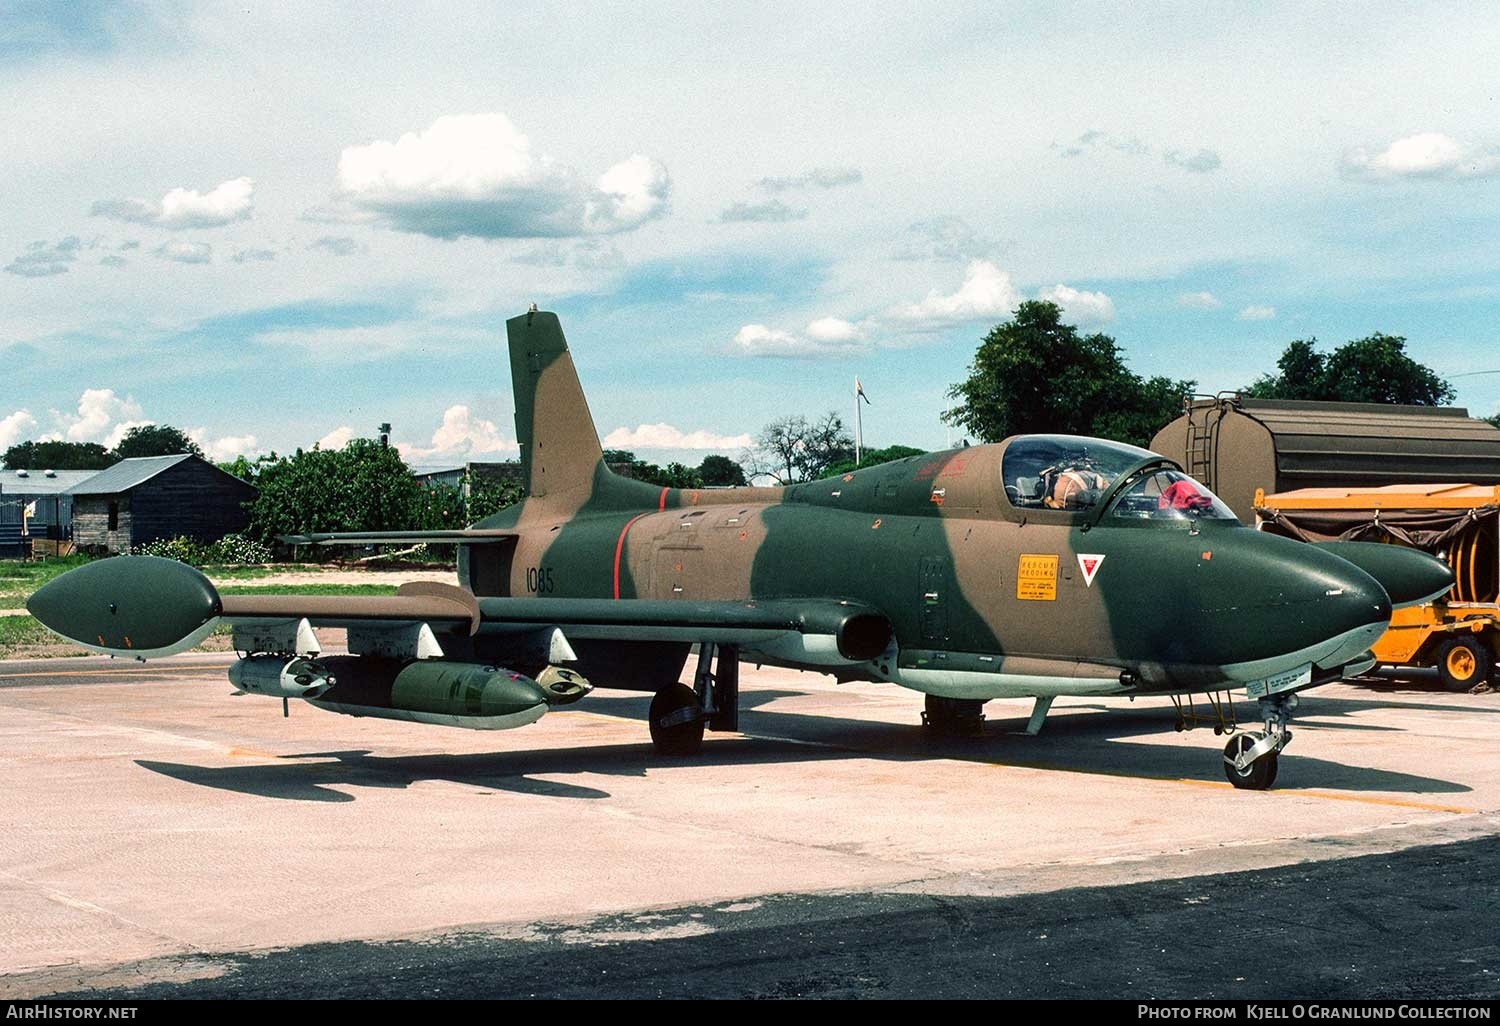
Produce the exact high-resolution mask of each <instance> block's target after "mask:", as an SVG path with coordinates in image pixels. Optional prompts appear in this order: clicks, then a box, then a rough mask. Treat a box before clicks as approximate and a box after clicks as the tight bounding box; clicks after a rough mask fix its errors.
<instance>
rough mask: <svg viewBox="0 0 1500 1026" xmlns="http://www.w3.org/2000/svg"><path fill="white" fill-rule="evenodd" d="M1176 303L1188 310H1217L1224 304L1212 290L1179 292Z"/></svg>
mask: <svg viewBox="0 0 1500 1026" xmlns="http://www.w3.org/2000/svg"><path fill="white" fill-rule="evenodd" d="M1177 305H1178V306H1184V307H1187V308H1188V309H1189V310H1217V309H1219V307H1221V306H1223V305H1224V304H1223V303H1221V302H1219V299H1218V297H1217V296H1215V295H1214V294H1213V293H1212V292H1179V293H1178V294H1177Z"/></svg>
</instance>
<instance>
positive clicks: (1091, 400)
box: [943, 300, 1196, 446]
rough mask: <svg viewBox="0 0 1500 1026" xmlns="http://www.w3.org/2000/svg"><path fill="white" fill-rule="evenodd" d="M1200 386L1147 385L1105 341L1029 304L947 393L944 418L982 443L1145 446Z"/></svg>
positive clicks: (989, 340) (984, 345) (1056, 312)
mask: <svg viewBox="0 0 1500 1026" xmlns="http://www.w3.org/2000/svg"><path fill="white" fill-rule="evenodd" d="M1195 385H1196V383H1195V382H1192V381H1175V380H1173V379H1171V378H1164V377H1154V378H1149V379H1142V378H1141V377H1140V376H1139V375H1137V374H1135V373H1134V372H1132V371H1131V370H1130V368H1128V367H1127V366H1126V365H1125V361H1124V359H1123V358H1122V357H1121V355H1120V350H1119V346H1117V345H1116V344H1115V340H1114V339H1112V338H1110V337H1109V336H1108V335H1104V334H1100V333H1097V332H1096V333H1095V334H1092V335H1080V334H1079V333H1078V329H1077V328H1075V327H1074V326H1073V325H1071V324H1064V323H1062V311H1061V309H1059V308H1058V306H1057V305H1056V304H1055V303H1047V302H1043V301H1040V300H1028V301H1027V302H1024V303H1022V304H1021V305H1020V306H1018V307H1017V308H1016V312H1015V314H1014V316H1012V318H1011V319H1010V320H1008V321H1006V322H1005V323H1003V324H999V325H996V326H995V327H994V328H993V329H992V330H991V331H990V333H989V334H988V335H986V336H985V337H984V339H983V341H981V342H980V344H979V349H978V351H977V352H976V353H975V354H974V362H973V363H972V364H971V365H970V367H969V376H968V377H967V378H965V379H964V380H963V381H960V382H958V383H957V384H955V385H953V387H951V388H950V389H949V390H948V396H949V398H951V399H956V400H958V403H957V405H956V406H954V407H953V408H952V409H950V410H948V411H947V412H946V413H944V414H943V419H944V420H946V421H947V422H948V423H950V424H958V425H961V426H962V427H964V428H967V429H968V430H969V431H971V432H972V433H973V434H974V435H976V436H977V437H978V438H979V439H980V440H982V441H986V442H994V441H999V440H1000V439H1002V438H1005V437H1006V436H1008V435H1014V434H1023V433H1031V432H1058V433H1063V434H1076V435H1097V436H1100V437H1106V438H1114V439H1116V440H1118V441H1121V442H1129V443H1131V444H1134V445H1142V446H1143V445H1146V444H1147V443H1148V442H1149V441H1150V439H1151V436H1152V434H1153V433H1155V431H1156V429H1157V428H1159V427H1161V425H1163V424H1165V423H1167V422H1168V421H1170V420H1171V419H1172V418H1174V417H1176V416H1177V415H1178V414H1179V413H1181V412H1182V400H1183V397H1184V396H1186V395H1189V394H1191V393H1192V391H1193V389H1194V388H1195Z"/></svg>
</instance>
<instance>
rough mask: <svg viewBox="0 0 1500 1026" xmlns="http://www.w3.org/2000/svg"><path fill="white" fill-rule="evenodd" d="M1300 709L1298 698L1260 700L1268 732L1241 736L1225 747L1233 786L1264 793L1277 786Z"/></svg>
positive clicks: (1278, 697) (1246, 733)
mask: <svg viewBox="0 0 1500 1026" xmlns="http://www.w3.org/2000/svg"><path fill="white" fill-rule="evenodd" d="M1296 707H1297V696H1296V695H1290V694H1283V695H1271V696H1269V697H1267V698H1262V699H1261V700H1260V710H1259V711H1260V718H1261V719H1262V720H1263V721H1264V722H1265V725H1266V729H1265V730H1264V731H1260V730H1248V731H1243V732H1241V733H1237V734H1235V735H1233V736H1232V737H1230V739H1229V743H1228V744H1227V745H1225V746H1224V776H1226V777H1227V778H1229V782H1230V783H1231V784H1233V785H1234V786H1235V787H1237V788H1241V789H1243V790H1246V791H1264V790H1266V789H1267V788H1269V787H1270V786H1271V785H1272V784H1274V783H1276V771H1277V769H1278V768H1279V766H1278V762H1279V760H1278V758H1277V757H1278V756H1279V755H1280V754H1281V750H1282V749H1283V748H1285V747H1286V746H1287V745H1288V744H1290V743H1291V740H1292V732H1291V731H1290V730H1289V729H1288V728H1287V724H1289V723H1290V722H1291V719H1292V710H1293V709H1295V708H1296Z"/></svg>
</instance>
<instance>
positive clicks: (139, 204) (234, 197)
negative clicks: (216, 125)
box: [89, 177, 255, 230]
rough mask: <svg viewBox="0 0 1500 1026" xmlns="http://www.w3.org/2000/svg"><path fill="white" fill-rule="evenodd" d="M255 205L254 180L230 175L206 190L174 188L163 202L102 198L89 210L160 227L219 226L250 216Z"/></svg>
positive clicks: (163, 198)
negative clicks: (210, 189)
mask: <svg viewBox="0 0 1500 1026" xmlns="http://www.w3.org/2000/svg"><path fill="white" fill-rule="evenodd" d="M254 206H255V181H254V180H253V179H250V178H243V177H242V178H231V179H230V180H229V181H227V182H221V183H220V184H219V185H217V186H216V187H214V189H213V190H212V191H210V192H207V193H202V192H198V191H197V190H195V189H182V188H177V189H173V190H172V191H171V192H169V193H167V194H166V195H165V196H163V197H162V198H161V200H160V202H156V203H152V202H149V201H147V200H141V199H114V200H99V201H98V202H96V203H95V204H94V205H93V207H92V208H91V209H90V210H89V213H91V214H93V215H95V216H96V217H112V218H114V219H115V220H117V221H129V222H132V223H134V224H154V225H156V226H157V227H159V228H171V229H173V230H180V229H183V228H220V227H223V226H224V225H226V224H233V223H234V222H236V221H244V220H247V219H249V217H250V213H251V210H252V209H253V208H254Z"/></svg>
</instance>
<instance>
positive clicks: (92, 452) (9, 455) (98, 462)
mask: <svg viewBox="0 0 1500 1026" xmlns="http://www.w3.org/2000/svg"><path fill="white" fill-rule="evenodd" d="M4 462H5V465H6V466H7V467H9V468H10V469H11V470H103V469H104V468H105V467H109V466H113V465H114V464H115V463H117V462H118V460H117V459H116V458H115V457H114V456H112V455H110V453H109V450H108V449H106V448H104V446H102V445H100V444H98V443H97V442H58V441H52V442H18V443H16V444H15V445H13V446H11V447H10V448H9V449H6V450H5V458H4Z"/></svg>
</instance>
